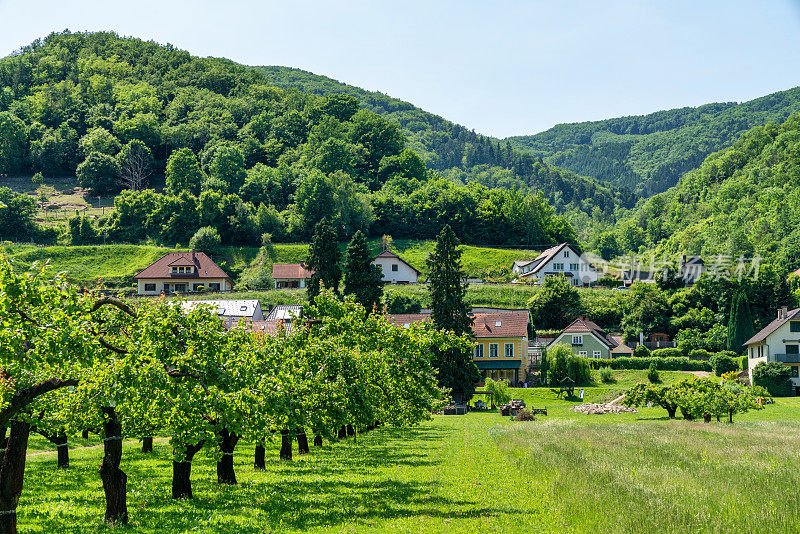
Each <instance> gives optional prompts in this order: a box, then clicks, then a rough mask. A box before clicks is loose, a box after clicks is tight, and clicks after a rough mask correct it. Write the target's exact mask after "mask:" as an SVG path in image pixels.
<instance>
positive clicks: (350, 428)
mask: <svg viewBox="0 0 800 534" xmlns="http://www.w3.org/2000/svg"><path fill="white" fill-rule="evenodd" d="M347 435H348V436H355V435H356V431H355V429H354V428H353V425H347Z"/></svg>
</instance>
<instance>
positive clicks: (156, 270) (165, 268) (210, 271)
mask: <svg viewBox="0 0 800 534" xmlns="http://www.w3.org/2000/svg"><path fill="white" fill-rule="evenodd" d="M178 262H180V263H178ZM172 265H182V266H183V265H186V266H194V267H195V272H194V273H191V274H187V273H180V274H172V273H171V272H170V271H171V269H170V267H171V266H172ZM133 278H134V279H137V280H149V279H154V278H224V279H226V280H229V281H231V284H232V283H233V281H232V280H231V277H230V276H228V275H227V274H225V271H223V270H222V269H220V267H219V265H217V264H216V263H214V262H213V261H211V258H209V257H208V256H206V254H205V253H203V252H168V253H167V254H165V255H164V256H162V257H161V258H159V259H158V260H156V261H155V262H153V263H151V264H150V265H149V266H148V267H146V268H145V269H144V270H143V271H142V272H140V273H139V274H137V275H136V276H134V277H133Z"/></svg>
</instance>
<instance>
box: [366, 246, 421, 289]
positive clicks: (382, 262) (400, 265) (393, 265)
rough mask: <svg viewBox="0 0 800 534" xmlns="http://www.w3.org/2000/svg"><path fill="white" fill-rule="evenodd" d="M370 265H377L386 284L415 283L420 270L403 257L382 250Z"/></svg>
mask: <svg viewBox="0 0 800 534" xmlns="http://www.w3.org/2000/svg"><path fill="white" fill-rule="evenodd" d="M372 265H377V266H378V267H380V268H381V270H382V271H383V278H382V280H383V282H384V283H386V284H416V283H417V277H419V275H420V272H419V271H418V270H417V269H415V268H414V267H412V266H411V264H410V263H408V262H407V261H405V260H404V259H403V258H401V257H400V256H398V255H397V254H395V253H394V252H391V251H389V250H384V251H383V252H381V253H380V254H378V255H377V256H376V257H375V259H374V260H372Z"/></svg>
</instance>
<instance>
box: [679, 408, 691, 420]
mask: <svg viewBox="0 0 800 534" xmlns="http://www.w3.org/2000/svg"><path fill="white" fill-rule="evenodd" d="M681 415H682V416H683V418H684V419H686V420H687V421H693V420H694V416H693V415H692V414H690V413H689V412H688V410H686V408H681Z"/></svg>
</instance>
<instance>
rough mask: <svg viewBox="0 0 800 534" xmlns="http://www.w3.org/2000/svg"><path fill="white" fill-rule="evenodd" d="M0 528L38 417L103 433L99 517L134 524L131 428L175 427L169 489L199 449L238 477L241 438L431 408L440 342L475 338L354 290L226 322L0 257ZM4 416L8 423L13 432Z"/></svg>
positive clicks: (419, 415) (421, 416)
mask: <svg viewBox="0 0 800 534" xmlns="http://www.w3.org/2000/svg"><path fill="white" fill-rule="evenodd" d="M0 321H2V326H0V427H2V429H3V430H2V432H3V443H4V447H5V448H4V450H2V451H0V453H2V455H1V456H0V458H1V460H2V461H1V462H0V533H9V532H16V528H17V525H16V523H17V522H16V508H17V503H18V501H19V497H20V495H21V492H22V488H23V480H24V472H25V457H26V452H27V445H28V438H29V436H30V433H31V432H37V433H40V434H42V435H43V436H45V437H46V438H47V439H49V440H50V441H52V442H53V443H55V444H56V445H57V446H58V450H59V465H66V464H68V461H69V460H68V453H67V450H68V449H67V447H66V446H60V445H65V444H66V443H67V440H68V439H69V437H70V436H73V435H75V434H79V433H86V432H96V433H98V434H99V436H100V437H102V439H103V456H102V462H101V465H100V471H99V472H100V479H101V480H102V485H103V489H104V492H105V499H106V513H105V520H106V521H107V522H109V523H115V524H126V523H127V522H128V510H127V501H126V483H127V477H126V474H125V472H124V466H125V459H124V458H123V455H122V451H123V448H122V440H123V439H129V438H130V439H142V440H143V444H144V445H143V446H144V448H145V450H147V448H148V447H151V446H152V436H154V435H159V436H168V437H169V439H170V444H171V446H172V448H173V451H174V458H173V470H172V497H173V498H176V499H177V498H191V497H192V484H191V467H192V460H193V458H194V457H195V455H196V454H198V453H200V452H201V451H205V452H206V453H207V454H209V455H211V456H213V458H214V459H215V460H216V462H217V482H218V483H219V484H236V471H235V466H234V462H233V452H234V450H235V448H236V446H237V443H239V442H240V441H241V440H244V441H248V442H251V443H256V444H257V446H256V450H255V458H254V466H255V467H256V468H259V467H262V468H263V467H264V450H265V447H264V445H265V444H266V442H268V441H272V440H280V442H281V451H280V456H281V458H282V459H291V457H292V445H293V443H294V442H295V440H296V441H297V444H298V448H299V453H301V454H302V453H308V452H310V449H309V445H308V436H309V435H310V436H313V438H312V439H313V443H314V444H315V445H321V444H322V442H323V440H325V439H328V440H336V439H339V438H341V437H346V436H348V435H352V434H354V433H358V432H363V431H367V430H370V429H372V428H374V427H376V426H378V425H383V424H388V425H396V426H402V425H413V424H415V423H418V422H420V421H423V420H425V419H427V418H429V417H430V414H431V412H432V411H435V410H437V409H438V408H439V407H440V406H441V405H442V404H443V402H444V400H445V398H446V395H447V392H446V391H444V390H442V389H440V388H439V387H438V386H437V381H436V376H435V369H434V368H433V366H432V365H431V357H432V349H433V348H434V347H436V348H438V349H453V350H464V351H467V350H469V349H470V342H469V339H468V338H467V337H466V336H462V337H459V336H456V335H454V334H452V333H447V332H442V331H437V330H435V329H433V328H432V327H431V326H430V325H425V324H413V325H411V326H410V327H409V328H406V329H399V328H397V327H395V326H393V325H391V324H390V323H389V322H387V321H386V319H385V318H383V317H382V316H381V315H379V314H370V313H368V312H367V311H366V310H365V309H364V308H363V307H362V306H361V305H360V304H358V303H356V302H355V301H353V300H350V299H344V300H342V299H341V298H339V297H338V296H336V295H334V294H333V293H332V292H330V291H322V292H321V293H320V294H319V296H318V297H317V298H316V299H315V302H314V303H313V304H312V305H310V306H308V307H307V309H306V311H305V313H304V316H303V318H302V319H299V320H298V321H296V322H295V323H293V324H291V325H287V327H283V326H279V327H278V329H277V332H275V333H273V334H267V333H264V332H257V331H253V329H252V328H251V327H250V326H249V325H247V324H245V322H242V323H241V324H240V325H239V326H237V327H235V328H232V329H230V330H226V329H225V327H224V325H223V323H222V322H221V321H220V320H219V319H218V318H217V316H216V314H215V312H214V311H213V310H212V309H211V308H210V307H202V306H201V307H197V308H195V309H192V310H191V311H187V310H184V309H182V308H181V306H180V303H179V302H177V301H175V300H168V299H163V298H160V299H151V300H142V301H139V302H135V303H133V302H127V301H125V300H123V299H119V298H115V297H111V296H107V295H103V294H100V293H93V292H90V291H86V290H81V289H79V288H78V287H75V286H73V285H71V284H69V283H67V282H66V280H65V279H64V278H63V277H62V276H61V275H57V274H51V272H50V269H48V268H47V267H46V266H34V267H33V268H31V269H30V270H25V271H21V270H16V269H15V268H14V267H13V266H12V264H11V263H10V262H9V261H8V260H7V259H6V258H5V256H3V257H0ZM6 432H7V433H8V435H7V437H5V435H6Z"/></svg>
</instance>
